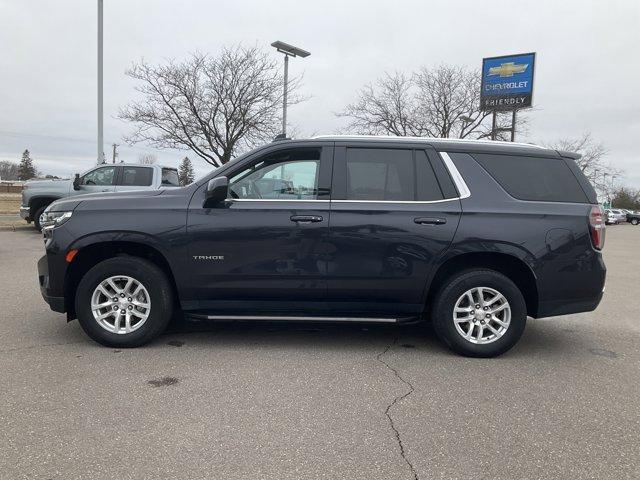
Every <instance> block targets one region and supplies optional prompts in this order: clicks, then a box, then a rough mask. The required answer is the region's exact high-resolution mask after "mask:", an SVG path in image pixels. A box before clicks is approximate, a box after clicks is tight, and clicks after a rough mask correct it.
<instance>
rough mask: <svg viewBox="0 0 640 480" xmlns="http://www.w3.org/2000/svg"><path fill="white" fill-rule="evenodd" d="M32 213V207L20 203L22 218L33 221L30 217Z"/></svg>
mask: <svg viewBox="0 0 640 480" xmlns="http://www.w3.org/2000/svg"><path fill="white" fill-rule="evenodd" d="M29 215H31V209H30V208H29V207H25V206H24V205H20V218H23V219H25V220H26V221H27V222H30V221H31V218H30V217H29Z"/></svg>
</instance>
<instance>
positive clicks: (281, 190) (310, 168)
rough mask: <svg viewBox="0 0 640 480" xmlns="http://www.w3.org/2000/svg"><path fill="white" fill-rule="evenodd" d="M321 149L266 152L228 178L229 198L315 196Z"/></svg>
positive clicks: (312, 198) (315, 197)
mask: <svg viewBox="0 0 640 480" xmlns="http://www.w3.org/2000/svg"><path fill="white" fill-rule="evenodd" d="M319 171H320V150H319V149H315V148H309V149H300V150H287V151H284V152H278V153H276V154H273V155H269V156H267V157H265V158H263V159H261V160H260V161H258V162H257V163H255V164H253V165H252V166H251V167H249V168H247V169H245V170H243V171H242V172H240V173H238V174H236V175H234V176H233V177H231V179H230V180H229V192H230V194H231V197H232V198H238V199H254V200H260V199H264V200H315V199H317V198H318V173H319Z"/></svg>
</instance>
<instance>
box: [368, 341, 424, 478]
mask: <svg viewBox="0 0 640 480" xmlns="http://www.w3.org/2000/svg"><path fill="white" fill-rule="evenodd" d="M397 341H398V339H397V338H395V339H394V340H393V342H391V343H390V344H389V345H387V346H386V347H385V349H384V350H383V351H382V352H380V353H379V354H378V355H376V360H378V361H379V362H380V363H382V364H383V365H384V366H385V367H386V368H387V369H389V370H391V372H393V374H394V375H395V376H396V377H397V378H398V380H400V381H401V382H402V383H404V384H405V385H406V386H407V387H409V390H408V391H407V392H405V393H403V394H402V395H398V396H396V397H395V398H394V399H393V401H392V402H391V403H390V404H389V405H387V408H386V409H385V411H384V414H385V415H386V416H387V419H388V420H389V425H390V426H391V430H393V433H394V435H395V437H396V442H397V443H398V447H399V448H400V455H401V456H402V459H403V460H404V461H405V463H406V464H407V465H408V466H409V470H411V475H413V480H419V479H418V472H416V469H415V468H414V467H413V464H412V463H411V461H410V460H409V459H408V458H407V453H406V452H405V449H404V444H403V443H402V437H401V435H400V430H398V427H396V424H395V422H394V421H393V417H392V416H391V409H393V407H394V406H395V405H397V404H399V403H400V402H402V401H403V400H404V399H405V398H407V397H408V396H409V395H411V394H412V393H413V392H414V390H415V389H414V388H413V385H412V384H411V382H409V381H408V380H405V379H404V378H402V375H400V373H399V372H398V370H396V369H395V368H393V367H392V366H391V365H389V364H388V363H387V362H385V361H384V360H383V359H382V357H383V356H384V355H385V354H386V353H387V352H388V351H389V350H391V348H392V347H393V346H394V345H395V344H396V343H397Z"/></svg>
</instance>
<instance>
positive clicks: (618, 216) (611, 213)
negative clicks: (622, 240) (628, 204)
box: [606, 208, 627, 225]
mask: <svg viewBox="0 0 640 480" xmlns="http://www.w3.org/2000/svg"><path fill="white" fill-rule="evenodd" d="M606 213H607V218H608V221H609V223H610V224H614V225H618V224H619V223H623V222H626V221H627V214H626V213H625V212H623V211H622V210H619V209H612V208H611V209H608V210H607V212H606Z"/></svg>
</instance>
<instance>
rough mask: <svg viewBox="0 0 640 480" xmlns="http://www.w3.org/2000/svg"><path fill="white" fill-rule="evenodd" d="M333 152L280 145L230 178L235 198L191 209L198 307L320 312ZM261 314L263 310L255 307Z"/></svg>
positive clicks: (195, 203) (198, 197)
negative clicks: (214, 204)
mask: <svg viewBox="0 0 640 480" xmlns="http://www.w3.org/2000/svg"><path fill="white" fill-rule="evenodd" d="M332 161H333V147H332V145H331V144H327V145H325V146H322V147H317V146H314V147H308V148H303V147H300V148H282V147H280V148H275V149H272V150H271V151H270V152H268V153H265V154H263V155H261V156H259V157H258V158H255V159H254V160H252V161H250V162H249V163H248V164H246V163H245V164H244V165H242V167H239V168H238V169H235V170H231V171H228V172H227V173H225V175H226V176H227V178H228V179H229V192H230V198H229V199H228V200H227V201H226V202H225V203H224V204H221V205H220V206H218V207H215V208H203V206H202V205H203V200H204V190H205V189H206V185H203V187H202V188H201V189H200V190H199V191H198V192H196V194H195V195H194V197H193V200H192V201H191V204H190V206H189V215H188V220H187V231H188V234H189V237H190V240H191V242H190V245H189V258H188V260H187V261H188V264H189V265H188V268H189V270H190V272H192V287H193V290H192V292H193V296H194V297H195V298H196V301H197V305H196V307H197V308H200V309H209V310H210V309H217V310H218V311H220V309H224V308H225V307H226V306H228V307H230V308H232V309H233V310H234V311H235V312H238V311H239V310H242V309H246V310H247V311H250V312H251V313H253V314H258V313H259V311H268V310H283V311H284V310H286V311H293V310H295V309H296V308H298V307H300V308H302V307H305V308H307V307H309V306H311V307H317V308H318V309H321V308H322V306H323V302H324V301H325V297H326V266H327V260H326V239H327V235H328V231H329V187H330V177H331V166H332ZM256 309H258V310H256Z"/></svg>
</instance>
